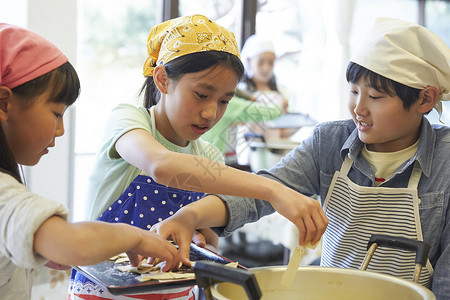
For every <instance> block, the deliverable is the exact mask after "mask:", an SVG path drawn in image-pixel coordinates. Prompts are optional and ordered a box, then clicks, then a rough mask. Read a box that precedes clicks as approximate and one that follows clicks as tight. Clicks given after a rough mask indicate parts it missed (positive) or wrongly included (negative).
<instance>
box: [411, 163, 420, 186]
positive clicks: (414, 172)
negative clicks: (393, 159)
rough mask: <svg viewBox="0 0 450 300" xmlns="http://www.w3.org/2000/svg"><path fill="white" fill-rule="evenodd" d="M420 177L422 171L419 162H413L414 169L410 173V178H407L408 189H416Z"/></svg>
mask: <svg viewBox="0 0 450 300" xmlns="http://www.w3.org/2000/svg"><path fill="white" fill-rule="evenodd" d="M421 176H422V169H421V168H420V166H419V162H418V161H417V160H416V161H415V162H414V167H413V170H412V172H411V176H410V177H409V182H408V188H410V189H417V186H418V185H419V181H420V177H421Z"/></svg>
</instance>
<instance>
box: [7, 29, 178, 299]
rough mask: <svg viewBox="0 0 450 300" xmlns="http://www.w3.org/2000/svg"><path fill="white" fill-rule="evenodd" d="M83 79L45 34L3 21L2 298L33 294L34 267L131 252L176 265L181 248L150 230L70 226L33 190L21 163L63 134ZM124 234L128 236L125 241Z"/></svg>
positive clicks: (134, 258)
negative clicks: (67, 113)
mask: <svg viewBox="0 0 450 300" xmlns="http://www.w3.org/2000/svg"><path fill="white" fill-rule="evenodd" d="M79 90H80V83H79V80H78V76H77V74H76V72H75V70H74V68H73V67H72V65H71V64H70V63H69V62H68V59H67V57H66V56H64V54H63V53H61V52H60V50H59V49H58V48H57V47H56V46H54V45H53V44H51V43H50V42H49V41H47V40H46V39H45V38H43V37H42V36H40V35H38V34H37V33H34V32H32V31H30V30H27V29H24V28H20V27H17V26H14V25H10V24H5V23H0V269H1V272H0V295H1V299H3V300H9V299H11V300H24V299H30V298H31V296H30V294H31V286H32V282H31V278H32V274H31V273H32V270H33V269H35V268H38V267H39V266H41V265H44V264H45V263H46V262H48V261H49V260H51V261H53V262H51V263H49V264H51V265H54V266H57V265H58V264H61V265H88V264H95V263H98V262H101V261H102V260H105V259H107V258H109V257H111V256H113V255H115V254H118V253H122V252H125V251H127V254H128V255H129V258H130V261H131V262H132V263H133V265H137V262H138V254H140V255H143V256H157V257H160V258H161V259H163V260H166V261H167V266H166V269H171V268H172V267H174V266H177V265H178V263H179V260H178V253H177V249H176V248H175V247H174V246H173V245H171V244H170V243H169V242H168V241H165V240H163V239H161V238H160V237H159V236H157V235H156V234H153V233H150V232H148V231H146V230H141V229H139V228H136V227H133V226H130V225H126V224H107V223H101V222H83V223H73V224H71V223H68V222H67V217H68V212H67V209H66V208H65V207H63V206H62V205H61V204H59V203H58V202H54V201H51V200H48V199H45V198H42V197H40V196H38V195H36V194H33V193H31V192H30V191H29V190H28V189H27V188H26V187H25V185H23V184H22V178H21V175H20V171H19V168H18V164H20V165H29V166H32V165H35V164H37V163H38V162H39V160H40V158H41V157H42V156H43V155H45V154H46V153H48V151H49V148H50V147H53V146H55V138H56V137H59V136H61V135H63V134H64V126H63V115H64V112H65V111H66V109H67V108H68V107H69V106H70V105H72V104H73V103H74V101H75V100H76V98H77V97H78V94H79ZM123 236H127V239H125V240H124V239H122V237H123Z"/></svg>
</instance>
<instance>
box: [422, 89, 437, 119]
mask: <svg viewBox="0 0 450 300" xmlns="http://www.w3.org/2000/svg"><path fill="white" fill-rule="evenodd" d="M438 96H439V91H438V89H437V88H435V87H434V86H427V87H426V88H424V89H423V90H421V91H420V94H419V105H420V106H419V112H421V113H423V114H424V113H427V112H429V111H430V110H432V109H433V107H434V106H435V105H436V102H437V98H438Z"/></svg>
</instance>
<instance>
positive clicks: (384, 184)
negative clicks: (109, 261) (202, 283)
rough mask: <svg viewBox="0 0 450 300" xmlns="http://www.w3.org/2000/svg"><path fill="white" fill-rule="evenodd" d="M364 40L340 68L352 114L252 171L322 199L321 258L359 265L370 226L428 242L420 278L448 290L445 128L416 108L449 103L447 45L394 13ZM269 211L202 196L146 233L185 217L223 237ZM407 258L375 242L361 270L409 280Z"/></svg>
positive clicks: (449, 169)
mask: <svg viewBox="0 0 450 300" xmlns="http://www.w3.org/2000/svg"><path fill="white" fill-rule="evenodd" d="M368 37H369V40H368V42H367V43H366V44H364V45H363V47H362V48H361V49H360V50H359V51H358V52H357V54H356V55H354V57H353V58H352V59H351V62H350V63H349V66H348V69H347V81H348V83H349V92H350V93H349V109H350V112H351V113H352V117H353V119H350V120H341V121H334V122H326V123H322V124H320V125H318V126H317V127H316V128H315V130H314V133H313V135H312V136H311V137H310V138H309V139H307V140H305V141H304V142H303V143H302V144H301V145H300V146H298V147H297V148H295V149H294V150H293V151H291V152H290V153H289V154H288V155H287V156H286V157H284V158H283V159H282V160H281V162H280V163H278V164H277V165H275V166H274V167H273V168H272V169H270V170H269V171H261V172H259V174H260V175H261V176H264V177H269V178H272V179H275V180H278V181H280V182H282V183H284V184H286V185H287V186H289V187H291V188H293V189H295V190H297V191H299V192H302V193H304V194H306V195H320V196H321V197H320V198H321V201H322V206H323V208H324V210H325V212H326V215H327V217H328V219H329V225H328V228H327V230H326V232H325V234H324V236H323V255H322V260H321V265H323V266H331V267H344V268H359V266H360V265H361V262H362V260H363V258H364V255H365V252H366V245H367V242H368V239H369V238H370V236H371V235H372V234H375V233H378V234H389V235H395V236H402V237H406V238H412V239H417V240H423V241H424V242H425V243H427V244H429V245H430V246H431V248H430V252H429V260H428V261H427V264H426V266H424V268H423V269H422V274H421V277H420V280H419V282H420V283H421V284H423V285H424V286H427V287H429V288H432V291H433V292H434V293H435V294H436V296H437V298H438V299H444V298H446V297H448V295H450V206H449V198H450V196H449V195H450V184H449V181H448V178H449V176H450V162H449V160H448V156H449V142H450V128H448V127H445V126H442V125H430V123H429V122H428V120H427V119H426V118H425V117H424V115H425V114H427V113H428V112H429V111H430V110H432V109H433V107H435V108H436V109H437V110H438V112H439V113H441V111H442V108H441V101H442V100H449V91H450V49H449V48H448V46H447V45H446V44H445V43H444V42H443V41H442V40H441V39H440V38H439V37H438V36H437V35H435V34H434V33H432V32H431V31H429V30H428V29H426V28H424V27H422V26H419V25H416V24H413V23H409V22H405V21H401V20H396V19H388V18H381V19H378V20H377V22H376V24H375V27H374V29H373V31H372V32H371V33H370V34H369V35H368ZM202 211H205V212H206V211H207V212H208V213H203V214H202V213H201V212H202ZM271 212H273V209H272V208H271V207H270V204H268V203H267V202H264V201H260V200H257V199H249V198H238V197H229V196H220V198H219V197H217V196H213V195H210V196H207V197H205V198H204V199H202V200H200V201H198V202H196V203H195V204H193V205H189V206H187V207H185V208H184V209H182V210H180V211H179V212H178V213H177V214H175V215H174V216H173V217H171V218H170V219H167V220H165V221H164V222H163V223H161V224H158V225H156V226H154V227H153V229H152V230H154V231H158V232H159V233H160V234H162V235H163V236H168V235H169V234H175V235H177V234H178V233H179V232H177V230H178V229H176V228H175V226H173V225H174V224H176V223H178V222H180V221H183V220H185V219H188V218H193V217H194V218H195V219H194V220H195V222H194V223H195V225H194V228H200V227H205V226H215V227H219V228H216V230H217V231H218V233H220V234H221V235H227V234H229V233H230V232H232V231H233V230H235V229H237V228H239V227H240V226H242V225H244V224H245V223H248V222H254V221H256V220H258V219H259V218H261V217H262V216H264V215H266V214H269V213H271ZM219 218H221V219H220V221H219ZM191 220H192V219H191ZM191 222H192V221H191ZM194 228H192V230H193V229H194ZM184 230H186V228H184ZM177 236H178V235H177ZM185 240H186V243H187V242H188V241H189V240H190V236H188V235H187V237H186V239H185ZM413 258H414V255H413V254H409V253H408V252H403V251H400V250H390V249H386V248H381V249H379V250H377V251H376V253H375V255H374V257H373V259H372V261H371V264H370V265H369V269H371V270H374V271H377V272H382V273H385V274H391V275H394V276H398V277H401V278H405V279H408V280H410V278H411V275H412V273H413V270H414V259H413Z"/></svg>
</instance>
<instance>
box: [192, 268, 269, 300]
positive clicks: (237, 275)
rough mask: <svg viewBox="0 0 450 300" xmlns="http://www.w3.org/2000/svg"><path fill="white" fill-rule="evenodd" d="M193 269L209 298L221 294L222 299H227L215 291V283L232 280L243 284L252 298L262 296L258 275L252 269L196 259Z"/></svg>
mask: <svg viewBox="0 0 450 300" xmlns="http://www.w3.org/2000/svg"><path fill="white" fill-rule="evenodd" d="M193 269H194V273H195V280H196V281H197V284H198V286H199V287H201V288H203V289H204V291H205V295H206V296H207V297H208V298H209V299H213V298H212V296H213V295H214V296H215V297H218V296H220V299H227V298H225V297H223V296H221V295H217V294H218V293H216V292H215V289H214V287H213V285H214V284H215V283H218V282H231V283H235V284H238V285H240V286H242V287H243V288H244V290H245V292H246V293H247V296H248V298H249V299H250V300H258V299H261V297H262V292H261V290H260V288H259V285H258V282H257V281H256V277H255V275H254V274H253V273H252V272H250V271H246V270H243V269H236V268H231V267H227V266H224V265H222V264H219V263H214V262H209V261H196V262H194V266H193Z"/></svg>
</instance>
